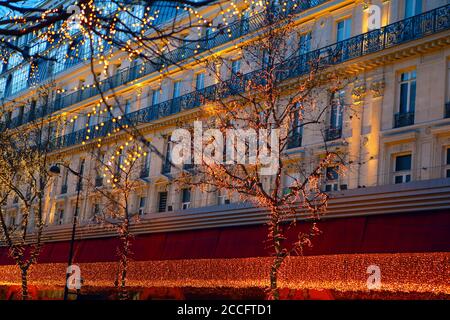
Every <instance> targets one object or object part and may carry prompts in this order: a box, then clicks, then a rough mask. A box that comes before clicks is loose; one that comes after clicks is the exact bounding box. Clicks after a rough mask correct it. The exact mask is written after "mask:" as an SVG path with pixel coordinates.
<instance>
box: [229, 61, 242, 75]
mask: <svg viewBox="0 0 450 320" xmlns="http://www.w3.org/2000/svg"><path fill="white" fill-rule="evenodd" d="M240 71H241V60H240V59H239V60H234V61H233V62H232V63H231V75H232V76H234V75H237V74H238V73H239V72H240Z"/></svg>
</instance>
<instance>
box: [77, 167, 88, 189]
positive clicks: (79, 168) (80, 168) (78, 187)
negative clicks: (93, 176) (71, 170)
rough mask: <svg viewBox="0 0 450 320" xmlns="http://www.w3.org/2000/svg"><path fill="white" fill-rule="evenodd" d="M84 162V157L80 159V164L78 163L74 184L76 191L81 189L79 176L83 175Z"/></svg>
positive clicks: (81, 184)
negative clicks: (75, 182) (77, 175)
mask: <svg viewBox="0 0 450 320" xmlns="http://www.w3.org/2000/svg"><path fill="white" fill-rule="evenodd" d="M85 163H86V160H85V159H80V164H79V165H78V174H79V177H77V181H78V182H77V185H76V191H79V190H81V189H83V182H82V180H80V177H83V173H84V165H85Z"/></svg>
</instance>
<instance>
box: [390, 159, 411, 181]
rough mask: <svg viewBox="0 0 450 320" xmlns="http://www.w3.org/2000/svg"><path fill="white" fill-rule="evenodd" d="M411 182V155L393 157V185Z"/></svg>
mask: <svg viewBox="0 0 450 320" xmlns="http://www.w3.org/2000/svg"><path fill="white" fill-rule="evenodd" d="M409 181H411V154H406V155H399V156H396V157H395V168H394V183H396V184H398V183H406V182H409Z"/></svg>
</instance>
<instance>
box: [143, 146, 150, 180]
mask: <svg viewBox="0 0 450 320" xmlns="http://www.w3.org/2000/svg"><path fill="white" fill-rule="evenodd" d="M151 156H152V153H151V152H149V153H147V154H146V155H145V156H144V161H143V163H142V171H141V178H146V177H148V176H149V175H150V161H151Z"/></svg>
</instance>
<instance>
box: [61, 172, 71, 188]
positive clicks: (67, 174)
mask: <svg viewBox="0 0 450 320" xmlns="http://www.w3.org/2000/svg"><path fill="white" fill-rule="evenodd" d="M68 180H69V169H67V168H66V170H65V171H64V175H63V179H62V182H61V194H65V193H66V192H67V181H68Z"/></svg>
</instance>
